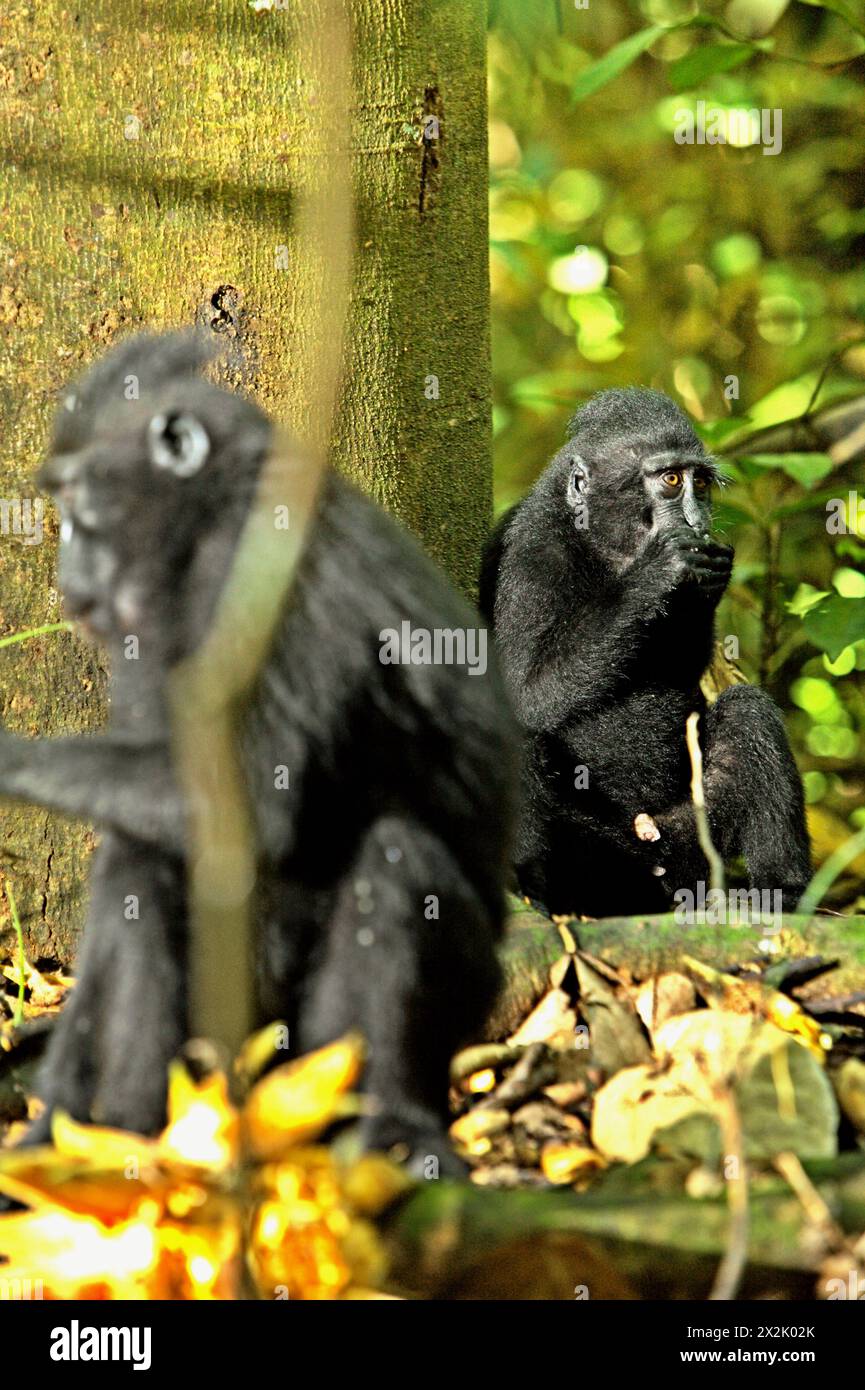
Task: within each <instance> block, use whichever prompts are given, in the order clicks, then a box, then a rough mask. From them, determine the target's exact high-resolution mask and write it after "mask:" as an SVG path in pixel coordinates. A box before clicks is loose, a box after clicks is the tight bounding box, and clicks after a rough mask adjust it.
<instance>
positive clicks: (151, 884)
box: [24, 834, 187, 1144]
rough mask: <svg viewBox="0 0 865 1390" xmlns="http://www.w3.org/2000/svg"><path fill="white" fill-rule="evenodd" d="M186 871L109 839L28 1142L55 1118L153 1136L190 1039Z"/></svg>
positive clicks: (99, 859)
mask: <svg viewBox="0 0 865 1390" xmlns="http://www.w3.org/2000/svg"><path fill="white" fill-rule="evenodd" d="M184 923H185V906H184V886H183V870H182V866H181V865H180V864H179V863H178V862H177V861H175V860H168V859H166V858H165V856H164V855H162V854H157V853H155V852H153V851H151V850H149V849H148V848H147V847H145V846H141V845H137V844H134V843H132V842H129V841H126V840H124V839H123V838H122V837H119V836H115V835H111V834H109V835H106V836H105V837H104V839H103V840H102V843H101V844H100V846H99V848H98V850H97V851H96V855H95V857H94V866H93V874H92V877H91V902H90V909H89V912H88V920H87V926H86V929H85V933H84V941H83V946H82V950H81V956H80V961H79V965H78V970H77V983H76V985H75V986H74V988H73V991H72V994H71V997H70V999H69V1001H68V1003H67V1004H66V1005H65V1006H64V1008H63V1011H62V1013H61V1015H60V1018H59V1020H58V1022H57V1025H56V1027H55V1029H54V1032H53V1034H52V1037H51V1042H50V1044H49V1047H48V1051H47V1054H46V1057H45V1060H44V1062H43V1064H42V1069H41V1073H40V1080H39V1085H38V1087H37V1090H38V1093H39V1095H40V1096H41V1098H42V1100H43V1101H44V1102H45V1112H44V1113H43V1115H42V1116H40V1118H39V1120H37V1121H36V1123H35V1124H34V1125H33V1126H32V1127H31V1129H30V1131H29V1132H28V1134H27V1136H26V1139H25V1141H24V1142H25V1143H27V1144H34V1143H40V1142H44V1141H46V1140H47V1139H48V1138H49V1135H50V1126H51V1116H52V1113H53V1112H54V1110H57V1109H60V1110H64V1111H66V1112H67V1113H68V1114H70V1115H72V1117H73V1118H74V1119H76V1120H80V1121H87V1120H90V1119H93V1120H96V1121H98V1122H99V1123H101V1124H107V1125H113V1126H117V1127H118V1128H121V1129H132V1130H135V1131H136V1132H139V1133H153V1132H155V1131H156V1130H157V1129H159V1128H160V1127H161V1125H162V1123H163V1120H164V1111H165V1091H166V1069H167V1066H168V1063H169V1062H170V1060H171V1058H172V1057H173V1056H175V1055H176V1053H177V1051H178V1049H179V1047H180V1046H181V1044H182V1043H183V1041H184V1039H185V1037H186V1027H187V1024H186V988H185V926H184Z"/></svg>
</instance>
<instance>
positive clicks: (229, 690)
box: [171, 0, 352, 1056]
mask: <svg viewBox="0 0 865 1390" xmlns="http://www.w3.org/2000/svg"><path fill="white" fill-rule="evenodd" d="M316 13H317V22H316V23H315V24H313V23H312V18H311V15H310V14H309V13H307V15H306V16H305V17H304V19H303V22H302V23H300V24H299V26H298V31H297V32H298V44H299V47H300V66H301V70H302V71H303V73H304V77H305V78H306V79H307V81H308V82H309V86H310V90H311V91H312V92H314V93H315V94H316V97H317V98H319V99H317V100H316V101H315V102H313V103H310V105H309V107H308V108H307V112H306V119H307V125H306V132H305V135H306V140H307V145H308V150H309V155H308V166H307V167H308V179H307V180H306V186H307V187H308V190H309V191H308V193H307V194H306V195H305V196H304V198H303V200H302V202H301V204H300V213H299V221H298V248H299V260H300V262H301V264H302V265H303V273H302V276H301V278H300V280H299V282H298V285H297V291H298V305H297V315H298V321H299V322H300V323H302V324H304V325H309V331H308V332H307V334H305V335H304V336H303V337H302V338H301V341H300V342H299V344H298V351H297V355H296V357H295V359H294V361H293V363H292V371H293V374H294V375H295V376H296V379H297V380H298V381H300V382H301V383H302V387H303V390H304V392H305V396H306V400H305V404H306V407H307V408H306V418H305V421H304V424H305V431H304V433H305V446H304V449H303V452H302V454H301V452H300V451H299V450H298V449H297V448H295V447H294V446H293V445H292V444H290V443H289V441H288V439H287V437H286V436H285V435H284V434H283V433H282V431H281V430H280V429H277V430H275V432H274V443H273V447H272V449H271V453H270V457H269V458H268V460H267V461H266V463H265V466H264V469H263V472H262V476H261V479H260V482H259V486H258V490H257V494H256V498H255V501H254V503H253V506H252V509H251V511H250V514H249V516H248V518H247V521H246V524H245V526H244V530H243V533H242V535H241V538H240V542H239V545H238V549H237V552H236V555H235V559H234V563H233V566H232V571H231V574H230V576H229V579H228V581H227V584H226V586H225V589H224V591H223V594H222V596H221V599H220V603H219V605H218V609H217V613H216V617H215V620H214V622H213V624H212V626H211V628H210V630H209V632H208V634H207V636H206V638H205V640H204V641H203V643H202V644H201V646H200V648H199V649H198V650H197V651H196V652H195V653H194V655H193V656H192V658H191V659H190V660H189V661H187V662H185V663H183V665H182V667H181V668H179V669H178V670H177V671H175V673H174V675H173V677H172V682H171V704H172V729H173V733H174V751H175V759H176V765H177V769H178V773H179V777H180V782H181V785H182V787H183V789H184V792H185V794H186V798H187V804H188V805H189V807H190V827H189V828H190V844H191V847H192V848H191V852H190V855H189V871H188V872H189V899H190V926H189V939H190V949H189V962H190V1012H191V1021H192V1028H193V1032H194V1033H196V1034H198V1035H199V1036H202V1037H206V1038H210V1039H211V1040H213V1041H214V1042H217V1043H219V1044H221V1045H222V1047H223V1048H224V1049H225V1050H226V1051H227V1052H228V1053H229V1054H230V1055H232V1056H233V1055H236V1054H237V1052H238V1050H239V1048H240V1046H241V1044H242V1043H243V1041H244V1039H245V1037H246V1036H247V1034H248V1033H249V1031H250V1028H251V1024H252V1010H253V1000H254V993H255V990H254V973H253V972H254V939H253V938H254V930H253V925H254V924H253V922H252V894H253V888H254V883H255V878H256V866H257V847H256V844H255V836H254V833H253V825H252V814H251V810H250V807H249V802H248V789H247V786H246V782H245V778H244V774H243V768H242V766H241V762H240V756H239V752H238V749H237V739H236V735H237V723H238V717H239V714H240V711H241V708H242V705H243V701H244V699H245V697H246V696H247V694H248V693H249V691H250V689H251V687H252V686H253V684H254V681H255V678H256V676H257V674H258V672H259V671H260V670H261V668H262V666H263V664H264V662H265V660H266V658H267V654H268V651H269V649H270V647H271V644H272V641H273V636H274V632H275V630H276V625H277V622H278V620H279V618H280V615H281V613H282V612H283V611H284V609H285V605H286V600H287V597H288V594H289V591H290V589H291V585H292V581H293V578H294V575H295V571H296V568H297V564H298V561H299V559H300V555H301V552H302V550H303V546H304V541H305V539H306V535H307V531H308V528H309V523H310V521H311V519H312V517H313V514H314V511H315V506H316V501H317V498H318V493H319V488H320V485H321V482H322V480H323V475H324V469H325V465H326V462H327V456H328V450H329V445H330V437H331V431H332V422H333V418H334V413H335V404H336V399H337V393H338V383H339V374H340V368H341V359H342V342H343V335H344V322H345V319H346V316H347V309H348V291H349V278H350V269H351V252H352V198H351V171H350V151H349V141H350V138H351V129H352V125H351V121H350V120H347V119H346V113H347V112H348V111H350V110H351V93H352V84H351V71H350V67H351V49H350V33H349V24H348V18H347V7H346V4H345V0H322V3H320V4H319V5H318V6H317V10H316ZM286 503H290V507H289V515H290V518H291V524H290V529H289V530H287V531H286V530H278V529H277V528H276V527H275V526H274V515H275V512H274V508H275V507H276V506H279V505H285V504H286Z"/></svg>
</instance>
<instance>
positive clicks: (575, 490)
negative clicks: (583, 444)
mask: <svg viewBox="0 0 865 1390" xmlns="http://www.w3.org/2000/svg"><path fill="white" fill-rule="evenodd" d="M588 481H589V470H588V468H587V467H586V462H585V459H582V458H580V455H579V454H573V455H572V456H571V471H570V473H569V474H568V494H567V496H568V506H569V507H577V506H579V505H580V503H581V501H582V498H583V494H584V493H585V491H586V484H587V483H588Z"/></svg>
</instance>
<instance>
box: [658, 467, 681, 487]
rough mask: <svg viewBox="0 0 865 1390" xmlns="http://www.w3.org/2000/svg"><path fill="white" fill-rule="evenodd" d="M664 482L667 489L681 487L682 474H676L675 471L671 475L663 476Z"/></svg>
mask: <svg viewBox="0 0 865 1390" xmlns="http://www.w3.org/2000/svg"><path fill="white" fill-rule="evenodd" d="M663 482H664V484H665V485H666V486H667V487H681V486H682V475H681V473H677V472H675V470H673V471H671V472H670V473H665V474H664V475H663Z"/></svg>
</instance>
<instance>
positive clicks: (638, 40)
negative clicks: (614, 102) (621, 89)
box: [571, 24, 669, 105]
mask: <svg viewBox="0 0 865 1390" xmlns="http://www.w3.org/2000/svg"><path fill="white" fill-rule="evenodd" d="M668 28H669V26H668V25H664V24H653V25H651V26H650V27H649V28H648V29H640V30H639V32H638V33H636V34H631V36H630V38H627V39H622V42H621V43H617V44H616V45H615V46H614V47H613V48H611V49H610V50H609V52H608V53H605V54H604V56H603V58H599V59H598V61H597V62H596V63H591V64H590V65H589V67H587V68H586V69H585V71H584V72H581V73H580V75H579V77H578V78H577V80H576V82H575V83H574V85H573V87H572V89H571V98H572V100H573V103H574V105H576V103H577V102H578V101H584V100H585V99H586V97H590V96H593V95H594V93H595V92H597V91H600V89H601V87H606V85H607V83H608V82H612V80H613V78H614V77H618V76H619V74H620V73H622V72H624V71H625V69H626V68H629V67H630V66H631V64H632V63H633V62H634V61H635V60H636V59H637V58H639V56H640V54H641V53H645V51H646V49H647V48H651V47H652V44H653V43H654V42H655V40H656V39H658V38H660V36H661V34H665V33H667V31H668Z"/></svg>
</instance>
